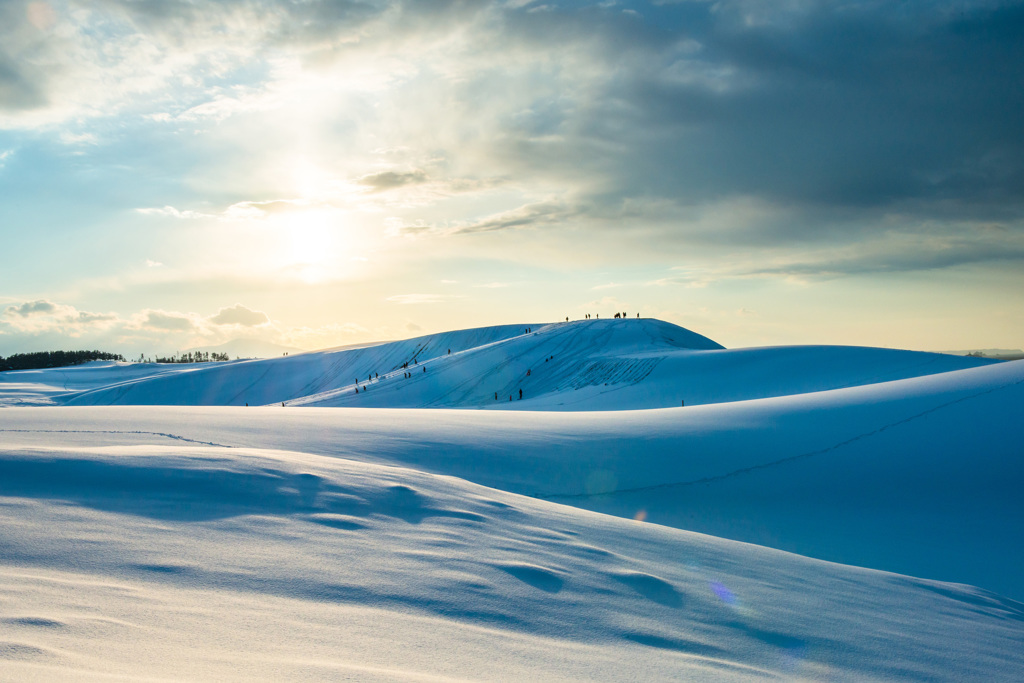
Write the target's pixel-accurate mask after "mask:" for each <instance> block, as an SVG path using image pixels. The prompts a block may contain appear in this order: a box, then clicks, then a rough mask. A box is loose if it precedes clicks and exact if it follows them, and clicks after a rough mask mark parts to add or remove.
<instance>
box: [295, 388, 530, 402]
mask: <svg viewBox="0 0 1024 683" xmlns="http://www.w3.org/2000/svg"><path fill="white" fill-rule="evenodd" d="M519 400H520V401H522V400H523V390H522V389H520V390H519ZM281 405H284V404H283V403H282V404H281Z"/></svg>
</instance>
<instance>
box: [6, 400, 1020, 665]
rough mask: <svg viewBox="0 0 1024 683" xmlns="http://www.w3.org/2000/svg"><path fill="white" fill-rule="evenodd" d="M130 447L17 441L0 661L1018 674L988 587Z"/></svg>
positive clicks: (208, 451)
mask: <svg viewBox="0 0 1024 683" xmlns="http://www.w3.org/2000/svg"><path fill="white" fill-rule="evenodd" d="M136 410H138V409H136ZM37 411H38V410H37ZM10 412H15V410H12V411H5V413H4V415H5V417H6V414H7V413H10ZM17 412H24V411H21V410H18V411H17ZM236 412H237V411H236ZM284 412H292V413H295V412H297V411H284ZM241 422H242V423H243V424H244V420H242V421H241ZM238 429H239V432H242V431H244V427H241V428H238ZM51 436H53V435H51ZM135 438H136V439H137V440H138V442H137V443H133V444H122V445H120V446H110V445H95V444H99V443H102V442H104V440H105V437H103V436H101V435H96V434H92V435H91V436H88V437H86V435H83V434H79V435H78V439H79V440H84V442H85V443H88V442H92V443H93V444H94V445H91V446H87V445H84V444H83V445H59V444H57V443H51V445H50V446H47V447H42V448H41V447H30V446H25V445H21V446H16V445H8V446H6V447H5V448H4V449H3V455H2V457H0V468H2V473H3V476H2V477H0V482H2V483H0V487H2V493H3V498H2V501H3V505H2V506H0V518H2V520H3V522H2V527H0V528H3V529H4V534H3V557H4V563H3V566H2V568H0V595H2V597H3V600H2V602H0V634H2V636H0V676H2V677H4V678H7V679H9V680H53V679H54V678H62V679H72V678H73V679H76V680H88V679H90V678H91V677H94V678H95V679H101V678H102V679H104V680H111V679H114V678H115V677H121V676H125V677H129V678H132V679H140V678H143V677H153V678H157V677H172V678H175V679H181V678H189V679H216V680H256V679H265V680H313V679H320V680H337V679H338V678H339V677H354V678H357V679H359V680H395V679H419V680H426V679H430V680H436V679H438V678H445V679H451V678H474V679H502V680H510V679H517V680H526V679H531V680H538V679H544V680H553V679H566V680H569V679H576V680H595V679H600V680H636V679H643V680H667V679H679V678H690V679H704V680H707V679H716V680H752V679H761V678H766V677H784V678H791V677H804V678H808V679H814V680H823V679H830V680H858V681H870V680H893V679H907V680H914V679H916V680H937V679H940V678H950V679H952V678H957V677H972V678H979V679H984V680H1012V679H1013V678H1014V677H1015V676H1016V675H1017V674H1018V673H1019V672H1020V670H1021V667H1022V666H1024V609H1022V607H1024V606H1022V605H1021V604H1019V603H1015V602H1013V601H1010V600H1007V599H1005V598H1000V597H999V596H996V595H993V594H990V593H987V592H985V591H981V590H978V589H974V588H970V587H966V586H957V585H951V584H942V583H936V582H931V581H925V580H919V579H912V578H908V577H903V576H897V575H893V574H886V573H881V572H874V571H870V570H864V569H857V568H853V567H844V566H840V565H834V564H829V563H825V562H820V561H815V560H810V559H806V558H802V557H799V556H796V555H789V554H786V553H783V552H779V551H774V550H770V549H766V548H760V547H757V546H750V545H744V544H739V543H733V542H729V541H723V540H719V539H714V538H711V537H707V536H701V535H699V534H694V533H689V532H684V531H679V530H675V529H669V528H665V527H660V526H658V525H652V524H641V523H638V522H632V521H629V520H622V519H617V518H614V517H608V516H604V515H596V514H593V513H590V512H587V511H583V510H578V509H574V508H569V507H565V506H560V505H556V504H553V503H549V502H544V501H535V500H531V499H529V498H524V497H522V496H516V495H514V494H510V493H503V492H501V491H497V490H494V489H488V488H483V487H480V486H477V485H473V484H470V483H468V482H465V481H463V480H460V479H457V478H452V477H446V476H438V475H432V474H427V473H424V472H418V471H415V470H412V469H409V468H403V467H384V466H380V465H372V464H369V463H365V462H358V461H352V460H345V459H339V458H327V457H323V456H316V455H310V454H305V453H296V452H288V451H276V450H268V449H249V448H226V447H219V446H212V445H197V444H186V443H181V444H180V445H145V444H144V443H142V442H144V441H147V440H149V438H150V437H143V436H142V435H135ZM54 441H56V442H59V441H60V438H58V437H55V438H54Z"/></svg>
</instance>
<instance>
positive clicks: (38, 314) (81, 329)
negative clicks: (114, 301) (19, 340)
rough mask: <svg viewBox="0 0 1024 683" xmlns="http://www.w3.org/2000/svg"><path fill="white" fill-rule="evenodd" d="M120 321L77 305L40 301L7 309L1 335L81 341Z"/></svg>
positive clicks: (2, 321) (114, 317) (114, 316)
mask: <svg viewBox="0 0 1024 683" xmlns="http://www.w3.org/2000/svg"><path fill="white" fill-rule="evenodd" d="M118 320H119V319H118V317H117V315H115V314H113V313H93V312H90V311H79V310H78V309H76V308H75V307H74V306H69V305H67V304H59V303H55V302H53V301H49V300H47V299H37V300H35V301H26V302H24V303H21V304H18V305H15V306H8V307H7V308H6V309H4V313H3V318H2V319H0V332H8V333H11V332H13V333H16V334H28V335H37V334H41V333H46V332H52V333H55V334H60V335H63V336H66V337H72V338H77V337H81V336H82V335H83V334H87V333H89V332H91V331H97V330H108V329H110V328H111V327H113V326H114V325H116V324H117V323H118ZM5 328H6V329H5Z"/></svg>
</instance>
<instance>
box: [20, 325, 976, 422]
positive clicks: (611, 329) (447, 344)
mask: <svg viewBox="0 0 1024 683" xmlns="http://www.w3.org/2000/svg"><path fill="white" fill-rule="evenodd" d="M527 329H529V330H531V331H530V332H529V333H527V332H526V330H527ZM449 351H450V353H449ZM991 362H993V361H986V360H984V359H977V358H966V357H958V356H949V355H944V354H935V353H920V352H913V351H898V350H892V349H873V348H858V347H836V346H806V347H774V348H760V349H757V348H755V349H737V350H725V349H723V348H722V347H721V346H720V345H719V344H716V343H715V342H713V341H711V340H709V339H707V338H706V337H702V336H701V335H699V334H696V333H694V332H691V331H689V330H686V329H684V328H681V327H677V326H675V325H671V324H668V323H664V322H661V321H658V320H588V321H578V322H574V323H557V324H552V325H545V326H532V325H515V326H503V327H488V328H479V329H473V330H461V331H457V332H448V333H443V334H437V335H430V336H426V337H420V338H417V339H410V340H406V341H400V342H390V343H386V344H380V345H377V346H372V347H367V348H360V349H351V350H344V351H333V352H332V351H327V352H316V353H306V354H298V355H294V356H288V357H283V358H274V359H266V360H256V361H236V362H231V363H203V364H198V365H181V366H170V367H168V366H165V365H148V366H138V365H124V366H121V367H120V368H117V367H115V368H111V367H110V365H109V364H105V365H104V364H100V365H98V366H96V367H82V368H68V369H60V370H50V371H39V372H35V373H2V374H0V404H4V403H6V404H8V405H19V404H21V405H25V404H47V403H49V404H66V405H222V406H223V405H237V406H243V405H246V404H248V405H251V406H255V405H270V404H278V405H279V404H281V403H282V402H284V403H286V404H287V405H292V406H300V405H301V406H331V407H361V408H487V409H500V410H507V409H516V410H544V411H552V410H559V411H565V410H572V411H579V410H624V409H644V408H665V407H670V406H678V405H681V404H682V403H684V402H685V403H686V405H700V404H708V403H722V402H726V401H741V400H748V399H753V398H766V397H771V396H784V395H789V394H796V393H806V392H814V391H825V390H830V389H837V388H842V387H850V386H858V385H862V384H870V383H877V382H884V381H890V380H896V379H905V378H908V377H916V376H920V375H928V374H934V373H940V372H948V371H950V370H959V369H963V368H969V367H978V366H981V365H985V364H988V363H991ZM406 364H408V367H405V365H406ZM118 369H122V370H123V371H124V376H123V377H119V376H118V373H117V370H118ZM90 373H93V374H95V377H94V378H92V379H91V384H90V383H89V382H90ZM33 383H34V384H33ZM33 387H36V390H35V391H33V390H32V389H33ZM63 387H66V389H65V388H63ZM520 391H522V398H520Z"/></svg>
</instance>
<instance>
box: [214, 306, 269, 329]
mask: <svg viewBox="0 0 1024 683" xmlns="http://www.w3.org/2000/svg"><path fill="white" fill-rule="evenodd" d="M209 320H210V322H212V323H214V324H215V325H244V326H246V327H253V326H256V325H266V324H267V323H269V322H270V317H269V316H268V315H267V314H266V313H264V312H263V311H254V310H252V309H249V308H246V307H245V306H243V305H242V304H235V305H234V306H231V307H229V308H222V309H220V311H218V312H217V314H216V315H212V316H210V318H209Z"/></svg>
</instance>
